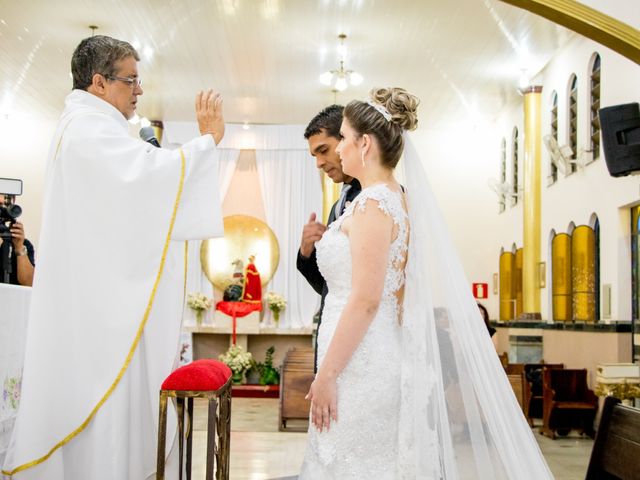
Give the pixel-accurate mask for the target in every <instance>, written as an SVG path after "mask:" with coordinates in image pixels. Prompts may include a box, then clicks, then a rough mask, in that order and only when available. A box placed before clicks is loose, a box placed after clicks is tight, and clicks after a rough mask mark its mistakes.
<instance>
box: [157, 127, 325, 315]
mask: <svg viewBox="0 0 640 480" xmlns="http://www.w3.org/2000/svg"><path fill="white" fill-rule="evenodd" d="M304 128H305V127H304V125H250V127H249V129H245V128H244V127H243V125H238V124H227V125H226V126H225V135H224V138H223V139H222V141H221V142H220V145H219V146H218V147H219V148H220V149H221V151H223V152H228V155H229V156H230V157H232V158H233V159H234V162H236V163H237V159H238V154H239V153H238V152H239V150H255V151H256V165H257V170H258V178H259V181H260V188H261V191H262V198H263V202H264V209H265V215H266V217H267V224H268V225H269V227H270V228H271V229H272V230H273V232H274V233H275V235H276V237H277V239H278V243H279V244H280V263H279V265H278V270H277V271H276V273H275V275H274V277H273V279H272V280H271V282H269V284H268V285H267V287H266V288H265V291H264V292H263V296H264V294H265V293H266V292H267V291H274V292H276V293H279V294H281V295H283V296H284V298H285V299H286V300H287V308H286V310H285V311H284V313H283V314H282V315H281V316H280V322H279V326H280V327H281V328H301V327H309V326H311V325H312V322H313V314H314V313H315V312H316V311H317V309H318V307H319V304H320V297H319V296H318V295H317V294H316V293H315V292H314V290H313V289H312V288H311V287H310V286H309V285H308V284H307V282H306V280H305V279H304V278H303V277H302V275H301V274H300V273H299V272H298V271H297V269H296V255H297V251H298V247H299V246H300V236H301V235H302V228H303V226H304V224H305V223H306V221H307V219H308V218H309V214H310V213H311V212H316V213H317V214H318V215H319V216H321V214H322V187H321V183H320V177H319V175H318V170H317V169H316V167H315V162H314V161H313V158H312V157H311V156H310V155H309V152H308V148H309V146H308V144H307V141H306V140H305V138H304ZM197 135H198V126H197V124H196V123H195V122H164V134H163V145H164V146H179V145H181V144H183V143H185V142H187V141H188V140H190V139H191V138H193V137H195V136H197ZM231 152H235V153H233V154H232V153H231ZM229 161H230V160H229ZM236 163H234V166H233V168H231V167H230V166H228V167H224V162H222V161H221V171H220V182H221V195H222V197H221V198H222V199H224V196H225V195H226V193H227V189H228V188H229V182H230V181H231V177H232V176H233V171H235V165H236ZM226 168H229V169H230V170H226ZM227 175H228V176H227ZM225 179H226V180H225ZM225 181H226V182H227V183H225ZM225 185H226V186H225ZM191 243H192V244H191V245H189V251H190V254H189V271H190V273H189V275H188V279H187V292H195V291H200V292H202V293H204V294H205V295H207V296H213V289H212V287H211V284H210V283H209V281H208V280H207V278H206V277H205V276H204V274H203V273H201V271H202V269H201V267H200V242H191ZM270 315H271V312H270V311H268V310H265V320H267V321H268V320H269V316H270Z"/></svg>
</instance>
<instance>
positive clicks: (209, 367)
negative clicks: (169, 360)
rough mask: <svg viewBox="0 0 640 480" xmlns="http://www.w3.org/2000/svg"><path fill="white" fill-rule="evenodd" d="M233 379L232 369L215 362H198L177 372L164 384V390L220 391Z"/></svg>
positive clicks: (208, 360) (204, 360)
mask: <svg viewBox="0 0 640 480" xmlns="http://www.w3.org/2000/svg"><path fill="white" fill-rule="evenodd" d="M229 377H231V369H230V368H229V367H228V366H227V365H225V364H224V363H222V362H220V361H218V360H213V359H203V360H196V361H194V362H191V363H189V364H187V365H184V366H182V367H180V368H178V369H177V370H175V371H174V372H173V373H172V374H171V375H169V376H168V377H167V378H166V379H165V381H164V382H163V383H162V390H197V391H208V390H218V389H219V388H220V387H222V386H223V385H224V384H225V383H227V380H229Z"/></svg>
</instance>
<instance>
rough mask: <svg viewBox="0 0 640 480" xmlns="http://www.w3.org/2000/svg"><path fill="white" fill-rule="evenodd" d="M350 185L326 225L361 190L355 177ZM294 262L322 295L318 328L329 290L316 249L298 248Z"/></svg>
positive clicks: (316, 347)
mask: <svg viewBox="0 0 640 480" xmlns="http://www.w3.org/2000/svg"><path fill="white" fill-rule="evenodd" d="M350 185H351V188H350V189H349V190H348V191H347V192H346V200H345V202H343V204H342V208H341V209H340V211H339V212H336V208H337V207H338V203H339V202H340V200H338V201H337V202H336V203H334V204H333V207H331V211H330V212H329V218H328V222H327V223H328V225H331V223H333V221H334V220H335V219H336V218H337V217H339V216H340V215H342V213H343V212H344V209H345V208H346V206H347V205H348V204H349V203H350V202H352V201H353V200H354V199H355V198H356V197H357V196H358V194H359V193H360V191H361V190H362V187H361V186H360V182H358V180H356V179H355V178H354V179H353V180H351V183H350ZM296 264H297V267H298V271H299V272H300V273H302V275H303V276H304V278H306V279H307V282H309V285H311V286H312V287H313V289H314V290H315V291H316V292H318V294H320V295H322V298H321V300H320V320H319V322H318V328H320V322H322V310H323V309H324V298H325V297H326V296H327V293H329V290H328V289H327V282H325V280H324V278H323V277H322V274H321V273H320V270H319V269H318V263H317V261H316V249H315V248H314V249H313V252H312V253H311V255H310V256H309V257H304V256H302V254H301V253H300V250H299V249H298V260H297V262H296ZM317 370H318V342H317V340H316V345H315V352H314V358H313V371H314V372H316V371H317Z"/></svg>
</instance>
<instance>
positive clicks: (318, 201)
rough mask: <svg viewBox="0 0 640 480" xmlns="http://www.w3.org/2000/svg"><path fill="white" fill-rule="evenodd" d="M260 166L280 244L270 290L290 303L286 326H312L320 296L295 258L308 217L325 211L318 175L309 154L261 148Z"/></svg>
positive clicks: (264, 193) (283, 321)
mask: <svg viewBox="0 0 640 480" xmlns="http://www.w3.org/2000/svg"><path fill="white" fill-rule="evenodd" d="M301 137H302V136H301ZM256 165H257V169H258V177H259V179H260V189H261V190H262V199H263V201H264V209H265V213H266V216H267V224H268V225H269V227H271V229H272V230H273V232H274V233H275V235H276V237H277V238H278V242H279V244H280V263H279V265H278V270H277V271H276V273H275V275H274V276H273V278H272V279H271V282H270V283H269V285H268V286H267V290H268V291H273V292H276V293H279V294H281V295H283V296H284V298H285V299H286V300H287V308H286V309H285V311H284V313H283V314H281V316H280V322H279V326H280V327H281V328H301V327H309V326H311V324H312V322H313V314H314V313H315V312H316V310H317V309H318V306H319V297H318V295H317V294H316V293H315V291H314V290H313V289H312V288H311V287H310V286H309V284H308V283H307V282H306V280H305V279H304V278H303V277H302V275H301V274H300V273H299V272H298V271H297V269H296V254H297V251H298V247H299V246H300V236H301V234H302V227H303V226H304V224H305V223H306V221H307V219H308V218H309V214H310V213H311V212H316V213H317V214H319V215H320V214H321V212H322V189H321V186H320V179H319V176H318V171H317V169H316V168H315V162H314V161H313V159H312V158H311V156H310V155H309V152H308V151H307V150H256ZM264 293H266V292H263V296H264ZM270 314H271V312H269V311H267V312H266V313H265V315H270Z"/></svg>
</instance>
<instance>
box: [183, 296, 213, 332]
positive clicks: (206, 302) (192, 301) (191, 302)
mask: <svg viewBox="0 0 640 480" xmlns="http://www.w3.org/2000/svg"><path fill="white" fill-rule="evenodd" d="M211 305H212V302H211V299H210V298H208V297H207V296H206V295H204V294H202V293H200V292H196V293H190V294H189V295H188V296H187V306H188V307H189V308H190V309H191V310H193V311H194V312H196V322H197V323H198V325H200V324H201V323H202V313H203V312H205V311H206V310H209V309H210V308H211Z"/></svg>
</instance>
